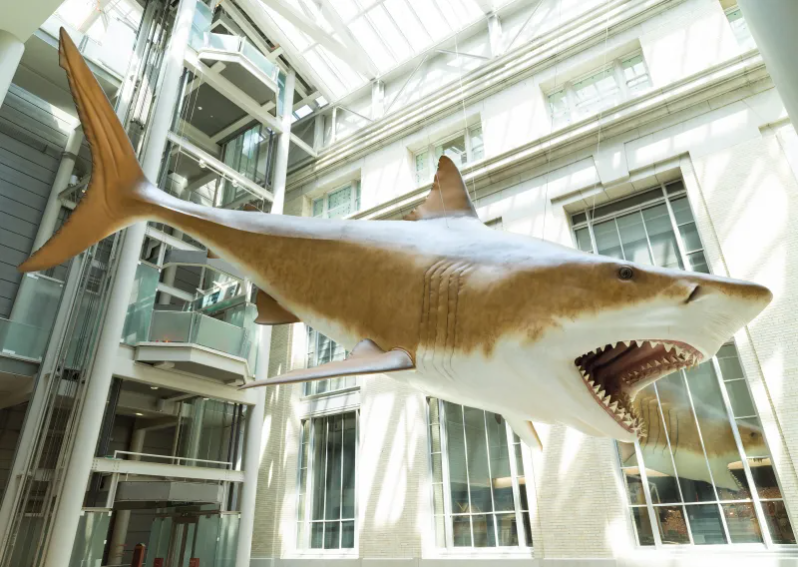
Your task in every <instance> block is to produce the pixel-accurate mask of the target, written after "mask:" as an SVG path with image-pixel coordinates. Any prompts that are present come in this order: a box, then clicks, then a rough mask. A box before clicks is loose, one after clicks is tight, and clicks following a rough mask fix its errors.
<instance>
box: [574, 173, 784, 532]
mask: <svg viewBox="0 0 798 567" xmlns="http://www.w3.org/2000/svg"><path fill="white" fill-rule="evenodd" d="M572 220H573V223H574V227H575V236H576V240H577V244H578V246H579V248H580V249H582V250H584V251H587V252H598V253H600V254H604V255H608V256H612V257H615V258H623V259H626V260H631V261H635V262H640V263H642V264H649V265H655V266H660V267H670V268H681V269H685V268H686V269H688V270H691V271H701V272H708V271H709V270H708V269H707V263H706V260H705V258H704V254H703V247H702V245H701V240H700V238H699V235H698V230H697V228H696V226H695V221H694V220H693V215H692V212H691V210H690V206H689V203H688V201H687V197H686V196H685V195H684V186H683V184H682V182H681V181H677V182H674V183H670V184H668V185H665V186H661V187H658V188H656V189H654V190H651V191H647V192H644V193H641V194H638V195H635V196H633V197H629V198H627V199H623V200H620V201H616V202H614V203H609V204H607V205H603V206H601V207H597V208H596V209H594V210H588V211H586V212H584V213H579V214H577V215H574V216H573V219H572ZM635 404H636V406H637V408H636V409H637V411H638V413H639V414H640V415H642V416H643V417H644V419H645V420H646V422H647V425H648V435H647V436H646V437H645V438H644V439H643V440H641V441H640V442H638V443H635V444H634V445H632V444H626V443H618V452H619V456H620V461H621V469H622V471H623V475H624V479H625V481H626V487H627V496H628V503H629V507H630V511H631V515H632V519H633V521H634V525H635V528H636V536H637V541H638V544H639V545H641V546H653V545H691V544H692V545H709V544H728V543H765V544H794V543H795V536H794V535H793V532H792V527H791V525H790V521H789V517H788V516H787V513H786V509H785V507H784V501H783V499H782V494H781V490H780V489H779V485H778V482H777V479H776V475H775V472H774V470H773V467H772V464H771V458H770V452H769V450H768V448H767V444H766V443H765V439H764V436H763V432H762V426H761V423H760V421H759V418H758V416H757V415H756V410H755V409H754V404H753V400H752V399H751V396H750V393H749V391H748V384H747V382H746V379H745V376H744V375H743V371H742V367H741V366H740V363H739V360H738V356H737V350H736V348H735V346H734V345H733V344H727V345H725V346H724V347H722V348H721V349H720V351H719V352H718V355H717V356H716V357H715V358H713V359H712V360H710V361H707V362H705V363H703V364H701V365H700V366H698V367H697V368H694V369H692V370H689V371H679V372H677V373H674V374H671V375H669V376H666V377H665V378H663V379H661V380H658V381H657V382H656V383H655V384H652V385H651V386H648V387H647V388H645V389H644V390H643V391H641V392H640V393H639V394H638V396H637V398H636V399H635Z"/></svg>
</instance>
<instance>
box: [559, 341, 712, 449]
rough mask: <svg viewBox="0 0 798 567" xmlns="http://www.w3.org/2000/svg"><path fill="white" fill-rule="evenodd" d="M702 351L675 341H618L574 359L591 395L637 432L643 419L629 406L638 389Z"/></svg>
mask: <svg viewBox="0 0 798 567" xmlns="http://www.w3.org/2000/svg"><path fill="white" fill-rule="evenodd" d="M701 358H702V355H701V353H700V352H699V351H698V350H696V349H695V348H693V347H691V346H690V345H688V344H685V343H680V342H676V341H653V340H651V341H621V342H618V343H615V344H611V345H606V346H604V347H599V348H597V349H596V350H593V351H591V352H589V353H587V354H584V355H582V356H580V357H579V358H577V359H576V360H575V361H574V363H575V364H576V367H577V368H578V369H579V372H580V373H581V374H582V379H583V380H584V382H585V385H586V386H587V387H588V389H589V390H590V392H591V393H592V394H593V397H594V398H596V401H598V402H599V403H600V404H601V405H602V406H603V407H604V409H605V410H606V411H607V413H609V414H610V415H611V416H612V417H613V418H614V419H615V421H617V422H618V424H619V425H620V426H621V427H623V428H624V429H626V430H627V431H629V432H630V433H637V435H639V436H644V435H645V434H646V430H645V423H643V421H642V420H641V419H640V417H639V416H638V415H637V412H636V410H635V409H634V407H633V406H632V401H633V400H634V397H635V395H636V394H637V392H639V391H640V390H642V389H643V388H645V387H646V386H648V385H649V384H651V383H653V382H654V381H656V380H657V379H659V378H662V377H663V376H665V375H666V374H670V373H671V372H675V371H676V370H679V369H680V368H687V367H691V366H695V365H696V364H698V363H699V362H701Z"/></svg>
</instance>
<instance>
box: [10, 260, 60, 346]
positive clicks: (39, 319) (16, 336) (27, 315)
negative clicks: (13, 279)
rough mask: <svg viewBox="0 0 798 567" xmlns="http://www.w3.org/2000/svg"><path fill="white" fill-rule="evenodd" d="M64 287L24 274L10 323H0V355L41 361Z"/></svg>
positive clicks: (49, 280)
mask: <svg viewBox="0 0 798 567" xmlns="http://www.w3.org/2000/svg"><path fill="white" fill-rule="evenodd" d="M63 288H64V284H63V283H62V282H60V281H58V280H55V279H52V278H48V277H46V276H42V275H39V274H26V275H25V277H24V278H23V280H22V283H21V285H20V286H19V291H18V293H17V299H16V303H15V305H14V311H13V313H12V319H11V320H8V319H0V352H3V353H5V354H10V355H14V356H21V357H24V358H30V359H33V360H41V359H42V356H44V349H45V348H47V341H48V339H49V337H50V330H51V329H52V327H53V322H54V321H55V316H56V313H57V312H58V305H59V303H60V302H61V293H62V291H63Z"/></svg>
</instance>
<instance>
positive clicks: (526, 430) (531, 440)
mask: <svg viewBox="0 0 798 567" xmlns="http://www.w3.org/2000/svg"><path fill="white" fill-rule="evenodd" d="M507 423H509V424H510V427H511V428H512V430H513V431H514V432H515V434H516V435H518V437H520V438H521V441H523V442H524V443H526V444H527V446H529V448H530V449H539V450H541V451H542V450H543V443H541V441H540V436H539V435H538V432H537V431H536V430H535V425H534V424H533V423H532V422H531V421H527V420H524V419H507Z"/></svg>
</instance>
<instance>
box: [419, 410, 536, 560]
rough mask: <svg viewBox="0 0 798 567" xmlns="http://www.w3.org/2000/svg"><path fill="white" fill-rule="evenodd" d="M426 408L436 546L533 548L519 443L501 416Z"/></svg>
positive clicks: (480, 412) (478, 411) (472, 411)
mask: <svg viewBox="0 0 798 567" xmlns="http://www.w3.org/2000/svg"><path fill="white" fill-rule="evenodd" d="M428 403H429V427H430V435H429V439H430V447H429V449H430V461H431V463H432V501H433V514H434V524H435V541H436V545H437V546H438V547H449V548H451V547H527V546H531V545H532V530H531V524H530V517H529V503H528V500H527V494H526V479H525V476H524V465H523V460H522V456H521V440H520V439H519V438H518V437H517V436H516V435H515V434H514V433H513V432H512V430H511V429H510V427H509V425H508V424H507V423H506V422H505V421H504V419H503V418H502V417H501V416H500V415H498V414H495V413H491V412H486V411H483V410H480V409H476V408H470V407H466V406H461V405H457V404H453V403H450V402H444V401H442V400H438V399H435V398H430V399H429V402H428Z"/></svg>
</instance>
